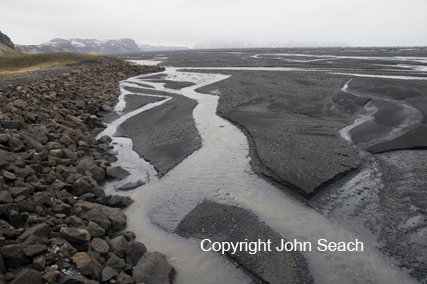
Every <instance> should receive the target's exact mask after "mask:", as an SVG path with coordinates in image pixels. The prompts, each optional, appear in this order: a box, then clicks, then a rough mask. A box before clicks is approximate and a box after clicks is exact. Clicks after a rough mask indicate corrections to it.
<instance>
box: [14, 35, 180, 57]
mask: <svg viewBox="0 0 427 284" xmlns="http://www.w3.org/2000/svg"><path fill="white" fill-rule="evenodd" d="M18 48H19V49H20V50H21V51H22V53H25V54H34V53H48V52H80V53H89V54H125V53H138V52H142V51H155V50H175V49H185V48H186V47H177V46H151V45H140V46H138V45H137V44H136V43H135V41H134V40H133V39H130V38H123V39H116V40H97V39H80V38H70V39H62V38H55V39H52V40H51V41H49V42H46V43H43V44H40V45H18Z"/></svg>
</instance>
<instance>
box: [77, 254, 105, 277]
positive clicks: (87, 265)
mask: <svg viewBox="0 0 427 284" xmlns="http://www.w3.org/2000/svg"><path fill="white" fill-rule="evenodd" d="M71 260H72V261H73V262H74V264H75V265H76V268H77V270H78V271H79V272H80V273H81V274H82V275H84V276H88V277H91V278H92V279H94V280H98V281H99V280H101V271H102V266H101V264H99V262H97V261H96V260H95V259H93V258H91V257H90V256H89V255H88V254H87V253H85V252H78V253H76V254H74V255H73V256H72V257H71Z"/></svg>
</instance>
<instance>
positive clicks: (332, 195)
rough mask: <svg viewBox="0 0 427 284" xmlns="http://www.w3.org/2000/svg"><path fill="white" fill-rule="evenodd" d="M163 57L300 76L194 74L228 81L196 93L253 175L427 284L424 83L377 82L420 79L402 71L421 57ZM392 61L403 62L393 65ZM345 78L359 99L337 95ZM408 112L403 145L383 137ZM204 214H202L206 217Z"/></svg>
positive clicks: (372, 52) (321, 53)
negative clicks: (213, 102) (229, 125)
mask: <svg viewBox="0 0 427 284" xmlns="http://www.w3.org/2000/svg"><path fill="white" fill-rule="evenodd" d="M286 53H292V54H299V55H298V56H292V55H287V54H286ZM272 54H274V55H272ZM163 55H164V56H167V57H168V58H169V59H168V60H166V61H165V62H164V63H163V65H165V66H175V67H203V66H206V67H211V66H215V67H227V66H234V67H237V66H241V67H248V66H249V67H292V68H304V70H305V71H299V70H294V71H286V72H264V71H236V70H233V71H230V70H214V71H212V70H197V69H196V68H194V71H195V72H208V73H221V74H230V75H232V77H231V78H229V79H227V80H224V81H221V82H219V83H217V84H215V85H210V86H206V87H204V88H202V89H201V90H200V91H202V92H211V93H212V94H219V96H220V102H219V106H218V114H219V115H220V116H222V117H224V118H226V119H229V120H230V121H232V122H233V123H235V124H236V125H238V126H239V127H240V128H241V129H242V130H243V132H244V133H245V134H246V136H247V138H248V141H249V144H250V156H251V158H252V167H253V169H254V171H255V172H257V173H258V174H259V175H261V176H263V177H265V178H267V179H268V180H270V181H274V182H276V183H280V184H281V185H282V187H281V188H282V189H283V190H294V191H296V192H298V193H300V194H302V195H303V196H306V197H309V198H311V199H310V200H309V201H308V203H309V204H310V205H311V206H312V207H314V208H316V209H317V210H319V211H320V212H321V213H322V214H324V215H326V216H328V217H329V218H330V219H331V220H332V221H333V222H336V223H340V224H341V226H346V227H347V228H348V229H349V230H355V231H357V232H363V231H364V230H366V231H367V234H372V240H373V241H372V245H375V243H376V241H378V244H377V246H378V247H379V248H380V249H381V250H382V251H383V252H384V253H385V254H387V255H390V256H391V257H392V258H393V259H394V260H396V264H397V265H398V266H400V267H402V268H405V269H408V271H409V273H410V274H411V275H412V276H413V277H414V278H415V279H417V280H418V281H421V282H422V281H425V280H427V266H426V263H427V259H426V255H427V247H426V246H425V239H426V238H427V235H426V234H427V200H426V199H425V188H426V185H427V180H426V177H427V174H426V170H427V169H426V163H425V161H426V158H427V156H426V151H425V147H426V144H425V141H426V139H425V138H427V133H426V132H427V128H426V127H425V123H426V122H427V81H426V80H422V81H421V80H400V79H384V78H380V77H375V76H412V77H418V78H426V77H427V73H426V72H420V71H416V70H412V69H411V68H409V67H408V66H410V65H417V66H424V68H425V66H426V65H427V64H426V63H421V62H420V61H419V60H416V59H411V58H410V57H417V56H418V57H422V58H426V57H427V49H424V48H415V49H397V48H383V49H374V48H372V49H370V48H360V49H327V48H325V49H282V50H280V49H264V50H261V49H257V50H235V51H233V53H231V52H228V51H227V52H225V51H218V50H203V51H197V50H196V51H181V52H170V53H167V52H163ZM303 55H315V57H307V56H303ZM335 55H336V56H347V57H346V58H339V59H337V58H336V57H335ZM144 56H146V57H150V56H153V54H145V55H144ZM348 56H353V58H348ZM364 56H369V57H376V58H370V59H369V60H368V59H363V58H362V57H364ZM394 56H399V57H402V56H407V60H403V61H402V60H401V59H399V58H394V59H389V58H390V57H394ZM312 59H315V61H314V60H312ZM310 60H311V61H310ZM400 64H404V65H407V66H406V67H402V66H401V65H400ZM310 70H311V71H310ZM314 70H317V71H314ZM319 70H320V71H319ZM189 71H190V70H189ZM337 73H346V74H347V75H345V74H344V75H343V74H337ZM351 74H363V75H368V76H374V77H372V78H364V77H358V76H354V75H351ZM152 79H162V78H161V77H158V78H157V77H156V78H152ZM350 79H351V82H350V83H349V88H348V90H349V91H352V92H353V93H355V94H349V93H346V92H343V91H342V90H341V88H342V87H343V86H344V85H345V84H346V83H348V82H349V80H350ZM369 106H375V107H376V108H377V109H378V110H377V112H376V113H375V114H374V117H373V120H371V121H370V122H368V123H366V124H362V125H361V126H359V127H357V128H354V129H353V130H351V131H350V133H349V134H350V136H351V138H352V141H351V142H350V141H346V140H344V139H343V138H342V137H340V134H339V132H338V131H339V130H340V129H342V128H343V127H345V126H347V125H350V124H352V123H353V121H354V120H355V119H357V118H358V117H359V116H360V115H363V113H364V111H366V108H367V107H369ZM406 106H409V107H412V108H413V109H414V112H415V113H417V114H418V115H419V116H420V117H419V120H418V121H416V122H415V123H414V124H412V125H411V126H410V127H406V128H405V127H404V128H403V131H402V135H401V136H399V137H392V138H387V134H388V132H390V131H393V129H394V128H395V127H400V125H401V123H402V121H405V120H406V119H407V118H409V116H412V115H414V114H415V113H411V112H409V113H408V112H406V111H403V109H404V108H405V107H406ZM167 119H169V120H174V119H176V117H172V116H168V117H167ZM158 129H161V128H158ZM158 131H160V133H161V134H163V135H164V134H165V133H167V131H162V130H158ZM166 135H168V134H166ZM166 147H167V146H166ZM366 150H368V151H366ZM382 152H384V153H382ZM377 153H378V154H377ZM381 153H382V154H381ZM352 179H358V180H356V181H354V180H352ZM347 183H348V184H354V185H353V186H350V187H347V186H346V184H347ZM206 210H207V211H206V212H205V214H208V213H209V211H210V209H209V210H208V209H206ZM212 212H214V211H212ZM374 240H375V241H374Z"/></svg>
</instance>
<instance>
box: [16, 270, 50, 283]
mask: <svg viewBox="0 0 427 284" xmlns="http://www.w3.org/2000/svg"><path fill="white" fill-rule="evenodd" d="M28 283H31V284H45V280H44V279H43V274H41V273H40V272H38V271H37V270H34V269H28V268H24V269H22V270H21V271H19V272H18V273H17V274H16V275H15V278H14V279H13V280H12V281H11V282H10V284H28Z"/></svg>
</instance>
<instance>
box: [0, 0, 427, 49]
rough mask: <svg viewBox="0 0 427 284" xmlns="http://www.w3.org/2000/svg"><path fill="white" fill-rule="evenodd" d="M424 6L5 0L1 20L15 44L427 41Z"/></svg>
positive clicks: (368, 0)
mask: <svg viewBox="0 0 427 284" xmlns="http://www.w3.org/2000/svg"><path fill="white" fill-rule="evenodd" d="M425 11H427V1H425V0H407V1H405V2H401V1H397V0H361V1H357V2H356V1H338V0H320V1H314V0H300V1H295V0H283V1H274V0H263V1H261V0H247V1H242V0H232V1H226V2H225V1H213V0H206V1H196V0H177V1H172V0H157V1H149V2H147V1H144V2H137V1H132V0H122V1H100V0H92V1H83V0H76V1H73V2H58V1H53V0H40V1H37V2H33V1H31V2H28V1H22V0H16V1H9V2H7V3H4V4H3V5H2V18H1V20H0V22H1V30H2V32H3V33H5V34H7V35H8V36H9V37H10V38H11V39H12V40H13V41H14V42H15V43H16V44H19V45H34V44H42V43H45V42H48V41H50V40H52V39H54V38H80V39H91V38H94V39H98V40H103V39H121V38H130V39H133V40H135V42H136V43H137V44H148V45H153V46H186V47H189V48H193V47H194V46H196V45H198V44H201V43H204V42H207V41H223V42H226V43H227V42H256V43H269V42H270V43H271V42H277V41H278V42H285V43H297V44H306V43H308V44H311V45H325V44H326V45H327V44H330V43H333V44H336V43H338V44H345V45H346V46H351V47H369V46H379V47H382V46H427V30H426V29H425V27H426V26H427V17H425ZM258 45H260V44H258ZM264 45H265V44H264ZM294 45H295V44H294Z"/></svg>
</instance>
